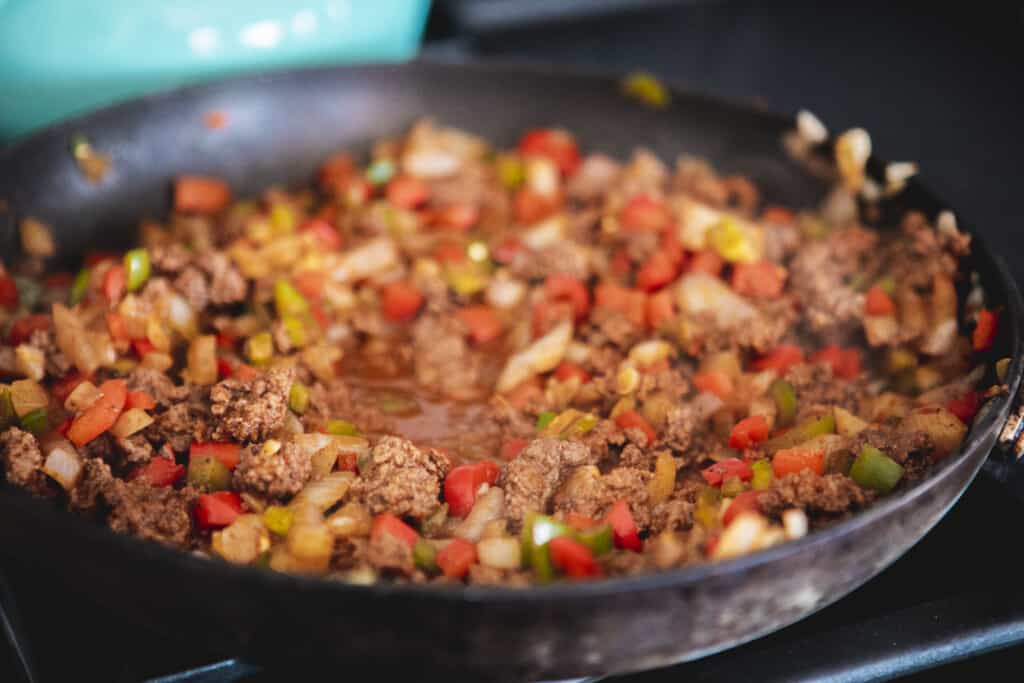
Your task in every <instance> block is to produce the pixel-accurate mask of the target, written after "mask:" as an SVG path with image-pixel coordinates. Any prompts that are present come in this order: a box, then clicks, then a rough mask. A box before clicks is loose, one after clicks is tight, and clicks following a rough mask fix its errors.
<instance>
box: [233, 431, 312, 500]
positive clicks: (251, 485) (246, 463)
mask: <svg viewBox="0 0 1024 683" xmlns="http://www.w3.org/2000/svg"><path fill="white" fill-rule="evenodd" d="M264 446H265V444H253V445H251V446H247V447H245V448H243V449H242V452H241V454H240V457H239V460H238V467H236V468H235V473H234V476H233V477H232V481H233V483H234V485H235V488H236V489H238V490H240V491H245V492H247V493H251V494H253V495H255V496H258V497H260V498H276V499H280V500H283V499H287V498H290V497H291V496H294V495H295V494H296V493H298V492H299V491H301V490H302V487H303V486H305V484H306V482H307V481H309V478H310V476H312V474H313V465H312V461H311V459H310V454H308V453H303V452H302V450H300V449H299V447H298V446H297V445H296V444H294V443H293V442H291V441H289V442H287V443H285V444H283V445H282V446H281V448H280V449H279V450H277V451H276V452H272V453H271V452H267V451H265V449H264Z"/></svg>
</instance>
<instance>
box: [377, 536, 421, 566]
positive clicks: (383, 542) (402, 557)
mask: <svg viewBox="0 0 1024 683" xmlns="http://www.w3.org/2000/svg"><path fill="white" fill-rule="evenodd" d="M366 560H367V561H368V562H369V563H370V564H371V565H373V566H374V567H376V568H377V569H383V570H387V571H392V572H397V573H399V574H406V575H409V574H412V573H413V569H414V566H413V561H412V548H410V547H409V544H408V543H405V542H404V541H401V540H399V539H397V538H395V537H394V536H392V535H391V534H378V535H377V536H374V537H373V538H371V539H370V542H369V544H368V545H367V546H366Z"/></svg>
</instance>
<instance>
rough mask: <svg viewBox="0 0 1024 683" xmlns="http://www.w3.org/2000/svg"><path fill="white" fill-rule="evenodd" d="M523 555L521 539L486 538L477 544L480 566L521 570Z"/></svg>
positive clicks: (507, 537)
mask: <svg viewBox="0 0 1024 683" xmlns="http://www.w3.org/2000/svg"><path fill="white" fill-rule="evenodd" d="M522 553H523V551H522V548H521V547H520V545H519V539H516V538H511V537H509V536H505V537H501V538H485V539H483V540H481V541H480V542H479V543H477V544H476V554H477V557H478V558H479V560H480V564H482V565H484V566H485V567H491V568H493V569H509V570H511V569H519V565H520V564H521V562H522Z"/></svg>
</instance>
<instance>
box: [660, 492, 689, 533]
mask: <svg viewBox="0 0 1024 683" xmlns="http://www.w3.org/2000/svg"><path fill="white" fill-rule="evenodd" d="M691 526H693V503H692V502H690V501H688V500H686V499H684V498H681V497H676V498H669V499H668V500H666V501H664V502H661V503H658V504H657V505H655V506H654V507H653V508H652V509H651V522H650V532H651V533H652V534H657V533H660V532H662V531H666V530H667V531H678V530H680V529H689V528H690V527H691Z"/></svg>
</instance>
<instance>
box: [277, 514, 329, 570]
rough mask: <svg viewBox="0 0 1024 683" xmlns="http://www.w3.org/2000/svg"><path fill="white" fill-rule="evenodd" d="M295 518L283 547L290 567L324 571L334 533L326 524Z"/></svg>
mask: <svg viewBox="0 0 1024 683" xmlns="http://www.w3.org/2000/svg"><path fill="white" fill-rule="evenodd" d="M299 517H300V515H299V514H296V519H295V521H294V522H292V526H291V529H289V530H288V536H287V538H285V548H286V549H287V551H288V556H289V558H290V560H291V563H290V564H291V569H292V570H294V571H306V572H316V573H319V572H324V571H326V570H327V566H328V564H329V563H330V560H331V552H332V551H333V549H334V535H333V534H331V531H330V529H329V528H328V527H327V524H326V523H324V522H323V518H322V516H321V517H320V521H316V522H314V521H311V520H309V519H303V520H300V519H299Z"/></svg>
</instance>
